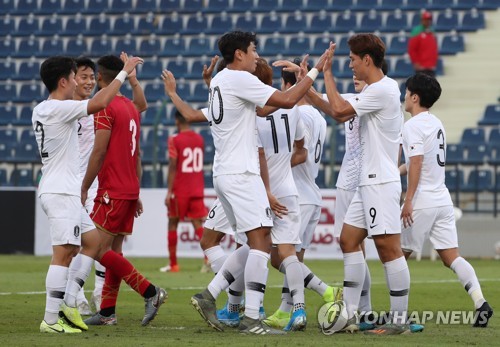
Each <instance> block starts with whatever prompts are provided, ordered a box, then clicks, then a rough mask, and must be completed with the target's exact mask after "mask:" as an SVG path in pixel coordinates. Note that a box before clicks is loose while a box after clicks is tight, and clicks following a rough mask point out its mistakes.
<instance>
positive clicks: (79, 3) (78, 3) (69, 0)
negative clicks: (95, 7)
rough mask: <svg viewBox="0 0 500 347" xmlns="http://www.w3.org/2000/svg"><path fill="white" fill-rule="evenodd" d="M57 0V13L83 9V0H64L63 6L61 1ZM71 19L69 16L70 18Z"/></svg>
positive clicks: (70, 12) (68, 12)
mask: <svg viewBox="0 0 500 347" xmlns="http://www.w3.org/2000/svg"><path fill="white" fill-rule="evenodd" d="M58 2H59V13H60V14H71V15H73V14H75V13H77V12H80V11H84V10H85V2H86V1H85V0H65V1H64V6H63V5H62V1H58ZM70 19H71V18H70Z"/></svg>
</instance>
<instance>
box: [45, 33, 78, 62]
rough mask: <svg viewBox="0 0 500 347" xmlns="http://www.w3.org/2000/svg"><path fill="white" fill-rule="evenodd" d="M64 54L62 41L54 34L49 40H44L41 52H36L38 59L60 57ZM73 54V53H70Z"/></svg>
mask: <svg viewBox="0 0 500 347" xmlns="http://www.w3.org/2000/svg"><path fill="white" fill-rule="evenodd" d="M63 52H64V45H63V40H62V39H61V38H60V37H59V35H58V34H55V35H54V36H52V38H50V39H48V38H47V39H45V41H44V42H43V45H42V50H41V51H40V52H38V54H37V56H39V57H49V56H51V55H61V54H63ZM70 54H73V52H70Z"/></svg>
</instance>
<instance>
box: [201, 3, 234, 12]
mask: <svg viewBox="0 0 500 347" xmlns="http://www.w3.org/2000/svg"><path fill="white" fill-rule="evenodd" d="M228 9H229V0H209V1H208V6H206V7H205V8H204V9H203V11H204V12H209V13H220V12H222V11H227V10H228Z"/></svg>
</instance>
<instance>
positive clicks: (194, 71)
mask: <svg viewBox="0 0 500 347" xmlns="http://www.w3.org/2000/svg"><path fill="white" fill-rule="evenodd" d="M210 59H211V57H208V56H207V55H202V56H201V57H199V58H196V60H195V61H194V62H193V65H192V66H191V70H190V72H189V73H188V74H187V75H186V78H194V79H200V78H201V74H202V73H203V65H207V66H210ZM215 69H217V67H216V68H215Z"/></svg>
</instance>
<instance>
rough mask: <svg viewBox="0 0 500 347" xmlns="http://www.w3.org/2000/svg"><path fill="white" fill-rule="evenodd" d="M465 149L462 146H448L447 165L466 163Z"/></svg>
mask: <svg viewBox="0 0 500 347" xmlns="http://www.w3.org/2000/svg"><path fill="white" fill-rule="evenodd" d="M464 158H465V155H464V148H463V146H462V145H460V144H449V145H447V146H446V164H460V163H462V162H463V161H464Z"/></svg>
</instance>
